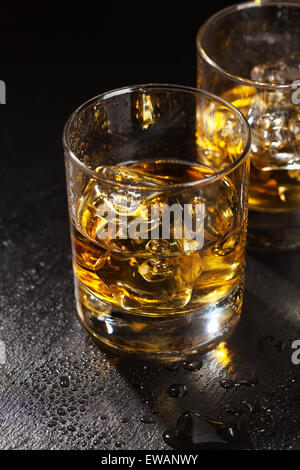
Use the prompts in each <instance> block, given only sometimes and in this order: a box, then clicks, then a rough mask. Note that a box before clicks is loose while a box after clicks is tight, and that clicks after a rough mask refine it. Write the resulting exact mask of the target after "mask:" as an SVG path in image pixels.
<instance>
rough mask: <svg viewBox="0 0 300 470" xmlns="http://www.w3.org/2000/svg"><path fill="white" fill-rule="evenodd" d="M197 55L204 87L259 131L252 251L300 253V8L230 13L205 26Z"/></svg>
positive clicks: (267, 6)
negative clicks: (239, 113)
mask: <svg viewBox="0 0 300 470" xmlns="http://www.w3.org/2000/svg"><path fill="white" fill-rule="evenodd" d="M197 52H198V54H197V57H198V74H197V76H198V81H197V86H198V87H199V88H201V89H204V90H208V91H210V92H212V93H215V94H217V95H220V96H222V97H223V98H224V99H226V100H228V101H229V102H230V103H232V104H233V105H235V106H237V107H238V108H239V109H240V110H241V111H242V113H243V114H244V116H246V117H247V119H248V122H249V124H250V126H251V130H252V146H251V178H250V188H249V209H250V210H249V227H248V239H249V244H250V246H252V247H256V248H263V249H265V248H269V249H291V248H297V247H300V104H299V103H300V93H299V89H298V91H297V86H299V85H300V81H299V80H300V68H299V67H300V4H299V3H298V4H292V3H286V2H283V3H280V2H274V3H273V2H272V3H263V4H261V3H254V2H251V3H241V4H238V5H233V6H231V7H229V8H225V9H224V10H221V11H219V12H218V13H217V14H215V15H214V16H212V17H211V18H209V19H208V20H207V21H206V23H205V24H204V25H203V26H202V27H201V28H200V30H199V32H198V35H197Z"/></svg>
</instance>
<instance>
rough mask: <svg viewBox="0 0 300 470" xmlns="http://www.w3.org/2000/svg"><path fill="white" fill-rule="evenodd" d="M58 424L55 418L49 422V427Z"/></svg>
mask: <svg viewBox="0 0 300 470" xmlns="http://www.w3.org/2000/svg"><path fill="white" fill-rule="evenodd" d="M56 425H57V421H55V420H54V419H53V420H52V421H49V423H48V426H49V428H53V427H54V426H56Z"/></svg>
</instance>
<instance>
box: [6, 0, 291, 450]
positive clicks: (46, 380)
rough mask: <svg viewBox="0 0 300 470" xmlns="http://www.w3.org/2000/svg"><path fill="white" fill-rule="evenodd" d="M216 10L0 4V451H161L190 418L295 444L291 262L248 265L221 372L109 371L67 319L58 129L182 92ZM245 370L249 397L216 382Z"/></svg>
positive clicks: (216, 365) (216, 363) (214, 368)
mask: <svg viewBox="0 0 300 470" xmlns="http://www.w3.org/2000/svg"><path fill="white" fill-rule="evenodd" d="M106 3H107V2H106ZM230 3H231V2H225V1H224V2H222V3H221V4H220V2H216V1H215V0H211V1H209V2H206V1H205V2H204V1H202V2H200V1H198V2H191V1H186V2H180V3H178V2H163V1H162V0H161V1H160V2H149V3H143V2H138V3H133V2H132V3H120V4H119V3H117V2H111V4H109V5H108V4H105V3H104V2H102V3H98V4H97V8H96V7H95V3H94V2H80V3H78V4H77V3H75V2H73V3H70V4H69V3H66V2H61V3H60V4H55V3H53V2H51V3H50V2H48V3H47V5H46V6H42V5H41V4H32V3H28V2H26V3H25V2H24V4H22V5H18V4H15V3H11V4H10V5H9V6H7V5H5V6H4V5H3V4H2V5H1V11H0V45H1V46H0V51H1V56H0V57H1V67H0V71H1V72H0V79H1V80H4V81H5V83H6V88H7V104H6V105H2V106H0V149H1V158H0V165H1V166H0V188H1V190H0V191H1V198H0V340H2V341H4V342H5V345H6V355H7V360H6V363H5V364H2V365H0V448H1V449H50V448H51V449H86V448H92V449H117V448H118V449H119V448H122V449H168V446H167V445H166V444H165V443H164V441H163V439H162V433H163V431H165V430H166V429H167V428H169V427H171V426H174V424H175V423H176V421H177V419H178V417H179V416H180V414H181V413H182V412H183V411H185V410H187V409H191V408H192V409H194V410H196V411H198V412H199V413H201V414H203V415H205V416H208V417H210V418H213V419H222V420H224V421H226V422H229V423H231V422H236V421H238V422H243V423H244V424H245V425H246V427H247V430H248V432H249V434H250V437H251V441H252V443H253V446H254V447H255V448H257V449H264V448H272V449H287V448H291V447H292V448H297V446H299V435H300V431H299V421H300V420H299V415H300V387H299V377H300V366H298V367H297V366H294V365H293V364H292V363H291V353H292V349H291V344H292V342H293V341H294V340H296V339H298V338H299V339H300V320H299V313H300V279H299V263H300V258H299V253H298V254H296V253H289V254H284V255H282V254H271V255H270V254H267V253H260V254H250V253H248V255H247V282H246V293H245V302H244V309H243V315H242V318H241V322H240V324H239V326H238V328H237V330H236V331H235V333H234V335H233V337H232V339H231V340H230V342H228V344H227V353H226V354H228V357H229V359H230V362H229V364H230V367H229V369H228V367H227V368H225V367H224V363H223V364H222V361H220V359H218V358H216V357H214V356H210V357H208V358H205V360H204V365H203V367H202V368H201V369H200V371H196V372H189V371H186V370H185V369H184V368H180V369H179V370H177V371H170V370H166V369H164V368H157V367H152V366H149V365H146V366H144V365H138V364H135V363H133V362H131V361H120V360H117V359H115V358H112V357H110V356H109V355H108V354H104V353H103V352H102V351H100V350H99V349H98V348H97V347H96V346H95V345H94V344H93V342H92V340H91V339H90V338H89V337H88V335H87V334H86V333H85V332H84V331H83V329H82V328H81V326H80V325H79V322H78V321H77V316H76V312H75V305H74V294H73V284H72V269H71V252H70V240H69V231H68V217H67V201H66V191H65V176H64V165H63V152H62V145H61V136H62V130H63V126H64V123H65V121H66V119H67V117H68V116H69V115H70V114H71V112H72V111H73V110H74V109H75V108H76V107H77V106H78V105H80V104H81V103H82V102H84V101H85V100H87V99H89V98H90V97H92V96H94V95H97V94H99V93H102V92H104V91H107V90H110V89H114V88H117V87H122V86H127V85H132V84H139V83H147V82H165V83H166V82H168V83H179V84H186V85H190V86H194V85H195V83H196V50H195V36H196V32H197V30H198V28H199V26H200V25H201V23H202V22H203V21H204V20H205V19H206V18H207V17H208V16H210V15H211V14H212V13H214V12H216V11H217V10H218V9H219V8H220V7H224V6H227V5H229V4H230ZM253 371H254V372H253ZM253 373H254V375H255V377H256V376H258V377H259V380H258V383H257V384H256V385H255V386H240V387H233V388H231V389H226V388H224V387H222V386H221V385H220V383H219V382H220V380H223V379H224V380H226V379H228V378H229V379H231V380H233V381H234V380H235V381H236V382H238V381H239V380H243V379H245V377H246V378H247V377H248V376H249V374H250V376H252V375H253ZM66 377H67V380H66ZM173 383H184V384H186V385H187V388H188V393H187V395H186V396H185V397H184V398H181V399H180V398H178V399H176V398H172V397H170V396H169V395H168V394H167V392H166V391H167V389H168V387H169V386H170V385H172V384H173ZM145 416H146V417H148V418H147V419H145ZM149 416H150V418H151V419H150V420H149Z"/></svg>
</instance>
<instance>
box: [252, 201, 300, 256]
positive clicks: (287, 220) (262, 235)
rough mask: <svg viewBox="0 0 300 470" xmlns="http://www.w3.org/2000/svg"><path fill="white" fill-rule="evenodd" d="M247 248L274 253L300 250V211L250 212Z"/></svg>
mask: <svg viewBox="0 0 300 470" xmlns="http://www.w3.org/2000/svg"><path fill="white" fill-rule="evenodd" d="M247 246H248V247H249V248H250V249H253V250H259V249H263V250H274V251H275V250H276V251H279V250H282V251H284V250H294V249H297V248H300V211H291V212H260V211H254V210H249V221H248V238H247Z"/></svg>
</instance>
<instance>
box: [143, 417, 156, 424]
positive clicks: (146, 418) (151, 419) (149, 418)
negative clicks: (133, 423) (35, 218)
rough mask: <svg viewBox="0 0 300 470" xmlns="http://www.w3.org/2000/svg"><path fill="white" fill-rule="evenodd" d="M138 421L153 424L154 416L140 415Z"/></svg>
mask: <svg viewBox="0 0 300 470" xmlns="http://www.w3.org/2000/svg"><path fill="white" fill-rule="evenodd" d="M140 421H141V422H142V423H144V424H154V423H155V422H156V421H155V418H154V417H153V416H151V415H145V416H142V417H141V418H140Z"/></svg>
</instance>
